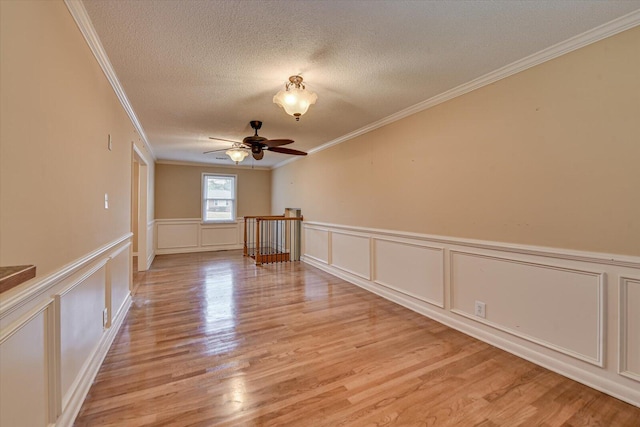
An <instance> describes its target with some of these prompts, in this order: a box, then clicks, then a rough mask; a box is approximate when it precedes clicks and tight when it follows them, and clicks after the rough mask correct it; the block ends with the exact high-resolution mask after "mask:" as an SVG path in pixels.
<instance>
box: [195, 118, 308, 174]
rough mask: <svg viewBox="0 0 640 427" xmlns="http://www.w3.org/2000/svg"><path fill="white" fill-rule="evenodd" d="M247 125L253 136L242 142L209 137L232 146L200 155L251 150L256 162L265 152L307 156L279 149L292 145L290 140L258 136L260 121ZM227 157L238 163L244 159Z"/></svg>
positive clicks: (303, 153)
mask: <svg viewBox="0 0 640 427" xmlns="http://www.w3.org/2000/svg"><path fill="white" fill-rule="evenodd" d="M249 124H250V125H251V128H252V129H253V130H255V133H254V134H253V135H251V136H247V137H246V138H244V139H243V140H242V142H240V141H232V140H230V139H223V138H214V137H211V136H210V137H209V139H214V140H217V141H225V142H232V143H233V146H232V147H231V148H230V149H229V148H221V149H219V150H211V151H205V152H204V153H202V154H208V153H215V152H217V151H232V150H234V149H236V150H238V151H242V150H251V155H252V156H253V158H254V159H256V160H261V159H262V158H263V157H264V152H265V151H273V152H275V153H282V154H292V155H294V156H306V155H307V153H305V152H304V151H299V150H293V149H291V148H284V147H281V146H282V145H287V144H292V143H293V140H292V139H267V138H265V137H263V136H259V135H258V129H260V128H261V127H262V122H261V121H260V120H251V121H250V122H249ZM245 152H246V151H245ZM227 154H229V153H227ZM229 157H231V159H232V160H234V161H235V162H236V163H238V162H239V161H242V159H244V157H245V156H244V155H242V156H241V158H240V160H236V158H233V156H231V154H229Z"/></svg>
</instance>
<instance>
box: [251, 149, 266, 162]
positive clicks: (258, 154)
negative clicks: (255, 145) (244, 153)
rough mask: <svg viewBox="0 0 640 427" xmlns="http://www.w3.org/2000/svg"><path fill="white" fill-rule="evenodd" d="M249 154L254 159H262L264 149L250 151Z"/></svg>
mask: <svg viewBox="0 0 640 427" xmlns="http://www.w3.org/2000/svg"><path fill="white" fill-rule="evenodd" d="M251 155H252V156H253V158H254V159H256V160H262V158H263V157H264V151H262V150H260V152H259V153H251Z"/></svg>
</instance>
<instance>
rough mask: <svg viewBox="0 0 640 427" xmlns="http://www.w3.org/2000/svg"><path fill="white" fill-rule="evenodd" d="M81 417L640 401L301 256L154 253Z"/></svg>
mask: <svg viewBox="0 0 640 427" xmlns="http://www.w3.org/2000/svg"><path fill="white" fill-rule="evenodd" d="M135 281H136V283H139V287H138V289H137V292H136V294H135V296H134V298H133V301H134V302H133V306H132V308H131V310H130V312H129V315H128V317H127V319H126V321H125V323H124V325H123V326H122V329H121V331H120V332H119V334H118V336H117V338H116V340H115V342H114V344H113V346H112V347H111V349H110V351H109V354H108V355H107V357H106V359H105V362H104V365H103V366H102V368H101V370H100V373H99V374H98V376H97V378H96V380H95V383H94V384H93V386H92V388H91V390H90V392H89V395H88V397H87V399H86V401H85V402H84V405H83V406H82V409H81V411H80V414H79V416H78V418H77V421H76V425H78V426H151V425H153V426H157V425H162V426H187V425H197V426H258V425H265V426H266V425H289V426H303V427H306V426H367V425H372V426H382V425H396V426H431V425H455V426H497V425H505V426H517V425H523V426H560V425H566V426H587V425H588V426H595V425H601V426H636V427H637V426H640V408H636V407H634V406H631V405H628V404H626V403H623V402H621V401H619V400H616V399H614V398H612V397H609V396H607V395H605V394H602V393H600V392H598V391H595V390H592V389H590V388H588V387H586V386H583V385H581V384H578V383H576V382H574V381H571V380H569V379H566V378H564V377H562V376H560V375H558V374H555V373H552V372H550V371H548V370H546V369H543V368H540V367H538V366H536V365H534V364H532V363H529V362H526V361H524V360H522V359H519V358H518V357H515V356H512V355H510V354H508V353H505V352H504V351H501V350H498V349H496V348H493V347H491V346H489V345H487V344H484V343H482V342H480V341H477V340H475V339H473V338H470V337H468V336H466V335H464V334H462V333H459V332H456V331H454V330H452V329H450V328H448V327H445V326H443V325H441V324H439V323H437V322H435V321H433V320H430V319H428V318H426V317H423V316H421V315H419V314H416V313H414V312H412V311H409V310H407V309H405V308H403V307H400V306H398V305H396V304H393V303H391V302H388V301H386V300H384V299H382V298H379V297H377V296H375V295H373V294H371V293H368V292H366V291H364V290H362V289H360V288H358V287H356V286H354V285H351V284H349V283H346V282H344V281H342V280H340V279H337V278H335V277H333V276H331V275H329V274H326V273H324V272H322V271H320V270H317V269H315V268H313V267H309V266H306V265H304V264H302V263H299V262H296V263H285V264H278V265H265V266H262V267H255V266H254V265H253V263H252V262H251V261H250V260H249V259H247V258H243V257H242V254H241V253H240V252H239V251H230V252H217V253H214V252H211V253H199V254H188V255H165V256H158V257H156V260H155V262H154V264H153V267H152V269H151V270H149V271H148V272H146V273H140V274H136V275H135Z"/></svg>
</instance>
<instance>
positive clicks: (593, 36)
mask: <svg viewBox="0 0 640 427" xmlns="http://www.w3.org/2000/svg"><path fill="white" fill-rule="evenodd" d="M638 25H640V9H638V10H635V11H633V12H631V13H628V14H626V15H623V16H621V17H619V18H616V19H614V20H612V21H609V22H607V23H605V24H602V25H600V26H598V27H595V28H592V29H591V30H588V31H585V32H584V33H582V34H578V35H577V36H574V37H571V38H569V39H567V40H565V41H563V42H560V43H557V44H555V45H553V46H550V47H548V48H546V49H543V50H541V51H539V52H536V53H534V54H532V55H529V56H527V57H524V58H522V59H519V60H517V61H515V62H512V63H511V64H508V65H505V66H504V67H501V68H498V69H497V70H495V71H492V72H490V73H488V74H485V75H483V76H480V77H478V78H476V79H474V80H471V81H470V82H467V83H464V84H461V85H460V86H457V87H454V88H453V89H450V90H448V91H446V92H443V93H441V94H439V95H436V96H434V97H431V98H429V99H427V100H425V101H422V102H419V103H417V104H415V105H412V106H410V107H408V108H405V109H404V110H400V111H398V112H397V113H394V114H392V115H390V116H387V117H385V118H383V119H381V120H378V121H375V122H373V123H370V124H368V125H366V126H364V127H361V128H360V129H356V130H355V131H353V132H349V133H347V134H345V135H343V136H341V137H339V138H336V139H334V140H331V141H329V142H327V143H325V144H322V145H319V146H317V147H315V148H312V149H311V150H309V151H308V154H314V153H317V152H319V151H322V150H326V149H327V148H330V147H333V146H334V145H338V144H341V143H343V142H345V141H348V140H350V139H353V138H355V137H358V136H360V135H364V134H365V133H368V132H371V131H372V130H375V129H378V128H380V127H382V126H385V125H388V124H390V123H393V122H396V121H398V120H400V119H403V118H405V117H408V116H410V115H412V114H415V113H419V112H420V111H424V110H427V109H429V108H431V107H435V106H436V105H438V104H442V103H443V102H446V101H449V100H451V99H453V98H457V97H459V96H461V95H464V94H466V93H469V92H471V91H474V90H476V89H479V88H481V87H483V86H487V85H490V84H491V83H495V82H496V81H498V80H502V79H504V78H507V77H509V76H511V75H513V74H516V73H520V72H522V71H525V70H527V69H529V68H532V67H535V66H536V65H539V64H542V63H543V62H547V61H550V60H552V59H554V58H557V57H559V56H562V55H565V54H567V53H569V52H572V51H574V50H577V49H580V48H582V47H584V46H587V45H589V44H592V43H595V42H598V41H600V40H603V39H605V38H607V37H611V36H613V35H615V34H618V33H621V32H623V31H626V30H628V29H631V28H633V27H636V26H638ZM296 160H300V159H299V158H295V157H294V158H291V159H287V160H285V161H283V162H280V163H277V164H275V165H274V166H273V167H272V169H277V168H279V167H282V166H284V165H287V164H289V163H291V162H294V161H296Z"/></svg>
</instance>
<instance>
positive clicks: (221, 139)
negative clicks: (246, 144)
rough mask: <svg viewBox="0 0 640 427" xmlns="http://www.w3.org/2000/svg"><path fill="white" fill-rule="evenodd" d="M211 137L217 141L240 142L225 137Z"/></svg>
mask: <svg viewBox="0 0 640 427" xmlns="http://www.w3.org/2000/svg"><path fill="white" fill-rule="evenodd" d="M209 139H215V140H216V141H225V142H233V143H240V141H232V140H230V139H224V138H214V137H212V136H210V137H209Z"/></svg>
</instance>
